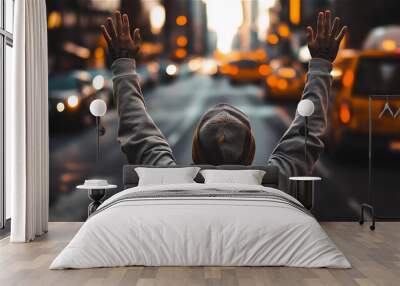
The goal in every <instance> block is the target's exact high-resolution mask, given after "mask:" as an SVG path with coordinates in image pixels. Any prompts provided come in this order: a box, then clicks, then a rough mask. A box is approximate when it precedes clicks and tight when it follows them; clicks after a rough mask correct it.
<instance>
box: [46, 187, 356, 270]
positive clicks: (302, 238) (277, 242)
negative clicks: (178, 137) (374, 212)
mask: <svg viewBox="0 0 400 286" xmlns="http://www.w3.org/2000/svg"><path fill="white" fill-rule="evenodd" d="M132 265H144V266H292V267H331V268H350V267H351V265H350V263H349V262H348V260H347V259H346V258H345V256H344V255H343V253H342V252H341V251H340V250H339V249H338V248H337V247H336V245H335V244H334V243H333V241H332V240H331V239H330V238H329V237H328V235H327V234H326V233H325V231H324V230H323V229H322V228H321V226H320V225H319V223H318V222H317V221H316V219H315V218H314V217H313V216H312V215H311V214H310V213H309V211H308V210H306V209H305V208H304V207H303V206H302V205H301V203H300V202H298V201H297V200H296V199H294V198H293V197H291V196H289V195H287V194H286V193H284V192H281V191H279V190H277V189H273V188H268V187H263V186H254V185H239V184H198V183H193V184H179V185H163V186H161V185H160V186H142V187H134V188H130V189H127V190H124V191H122V192H120V193H118V194H116V195H114V196H112V197H111V198H109V199H108V200H106V201H105V202H104V203H103V204H102V205H101V206H100V207H99V208H98V210H97V211H96V212H95V213H94V214H93V215H92V216H91V217H89V219H88V220H87V221H86V222H85V223H84V224H83V225H82V227H81V228H80V230H79V231H78V233H77V234H76V235H75V237H74V238H73V239H72V240H71V242H70V243H69V244H68V245H67V246H66V247H65V248H64V249H63V250H62V252H61V253H60V254H59V255H58V256H57V257H56V258H55V259H54V261H53V262H52V264H51V265H50V269H65V268H92V267H119V266H132Z"/></svg>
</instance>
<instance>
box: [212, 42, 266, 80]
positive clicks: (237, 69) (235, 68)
mask: <svg viewBox="0 0 400 286" xmlns="http://www.w3.org/2000/svg"><path fill="white" fill-rule="evenodd" d="M214 56H215V58H216V59H217V60H218V61H219V62H220V65H219V68H218V73H219V74H220V75H222V76H226V77H228V78H229V79H230V81H231V83H233V84H236V83H259V82H261V81H262V80H263V78H264V77H265V76H267V75H268V74H269V73H270V72H271V67H270V66H269V65H268V64H267V63H266V60H267V54H266V52H265V51H264V50H262V49H257V50H254V51H233V52H231V53H229V54H221V53H218V52H216V53H215V54H214Z"/></svg>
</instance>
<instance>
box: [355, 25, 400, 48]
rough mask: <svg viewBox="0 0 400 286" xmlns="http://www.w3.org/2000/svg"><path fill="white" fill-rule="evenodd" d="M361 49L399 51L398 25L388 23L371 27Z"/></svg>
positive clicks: (399, 29)
mask: <svg viewBox="0 0 400 286" xmlns="http://www.w3.org/2000/svg"><path fill="white" fill-rule="evenodd" d="M363 50H381V51H387V52H393V51H396V50H397V51H399V50H400V26H398V25H389V26H385V27H376V28H374V29H372V30H371V32H369V33H368V36H367V37H366V39H365V41H364V43H363Z"/></svg>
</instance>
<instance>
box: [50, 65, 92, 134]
mask: <svg viewBox="0 0 400 286" xmlns="http://www.w3.org/2000/svg"><path fill="white" fill-rule="evenodd" d="M97 80H99V79H97ZM99 87H100V84H99V86H96V87H94V86H93V77H92V75H91V74H90V73H89V72H88V71H74V72H70V73H67V74H58V75H52V76H50V77H49V104H48V105H49V123H50V127H51V128H52V129H55V128H62V129H63V130H65V129H77V128H80V127H82V126H85V125H86V126H87V125H90V124H92V123H93V122H94V118H93V116H92V115H91V114H90V112H89V105H90V103H91V102H92V100H94V99H95V98H96V97H97V91H98V89H97V88H99Z"/></svg>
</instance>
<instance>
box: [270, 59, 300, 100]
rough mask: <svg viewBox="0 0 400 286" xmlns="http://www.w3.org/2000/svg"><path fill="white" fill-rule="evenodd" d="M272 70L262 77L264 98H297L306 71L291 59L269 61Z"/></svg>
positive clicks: (298, 97)
mask: <svg viewBox="0 0 400 286" xmlns="http://www.w3.org/2000/svg"><path fill="white" fill-rule="evenodd" d="M271 68H272V72H271V73H270V74H268V75H267V76H266V77H265V78H264V82H263V86H264V99H266V100H267V99H279V100H280V99H283V100H298V99H300V97H301V94H302V92H303V89H304V83H305V78H306V73H305V71H304V69H303V67H302V65H301V64H300V63H298V62H296V61H293V60H278V59H277V60H273V61H271Z"/></svg>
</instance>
